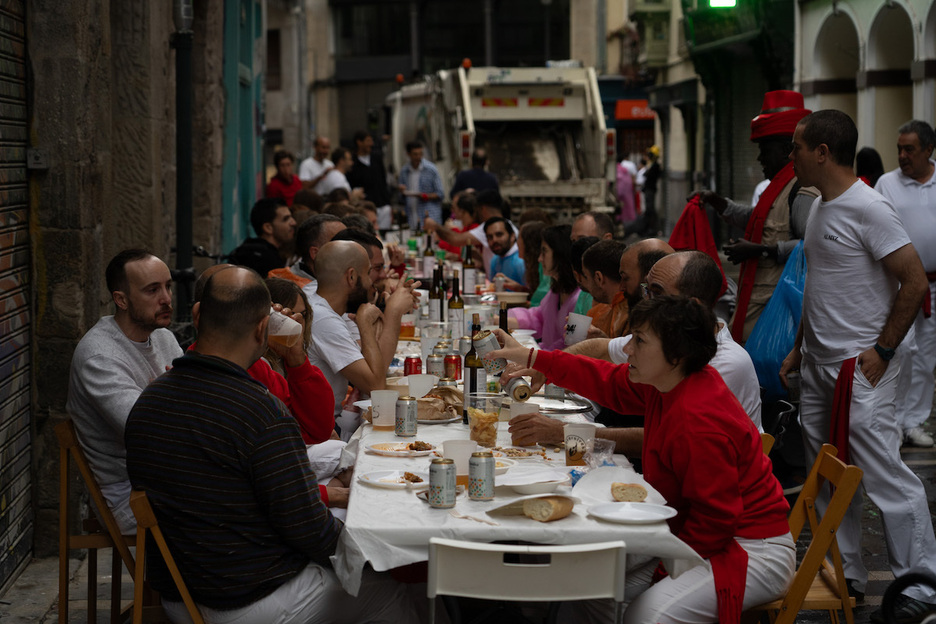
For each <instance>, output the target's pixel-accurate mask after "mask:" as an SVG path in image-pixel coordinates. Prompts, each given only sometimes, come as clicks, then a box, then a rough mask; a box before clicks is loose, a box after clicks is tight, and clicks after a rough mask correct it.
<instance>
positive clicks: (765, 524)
mask: <svg viewBox="0 0 936 624" xmlns="http://www.w3.org/2000/svg"><path fill="white" fill-rule="evenodd" d="M534 368H536V369H537V370H539V371H541V372H543V373H544V374H545V375H546V377H547V378H548V379H549V381H550V382H552V383H557V384H558V385H560V386H562V387H564V388H568V389H570V390H572V391H574V392H577V393H579V394H581V395H582V396H585V397H587V398H589V399H592V400H594V401H596V402H597V403H599V404H600V405H606V406H608V407H610V408H611V409H614V410H615V411H618V412H621V413H627V414H640V413H642V414H644V417H645V420H644V441H643V451H642V454H641V458H642V461H643V468H644V477H645V478H646V479H647V482H648V483H649V484H650V485H652V486H653V487H654V488H656V489H657V490H658V491H659V492H660V494H662V495H663V497H664V498H665V499H666V501H667V503H668V504H669V505H670V506H671V507H673V508H675V509H676V510H677V515H676V517H675V518H673V519H672V520H670V527H671V528H672V530H673V533H674V534H675V535H676V536H678V537H679V538H680V539H682V540H683V541H685V542H686V543H687V544H689V545H690V546H691V547H692V548H693V549H695V551H696V552H698V553H699V555H700V556H702V557H703V558H705V559H707V560H709V562H710V563H711V565H712V574H713V576H714V584H713V585H712V587H713V588H714V590H715V593H716V596H717V605H718V609H717V612H716V613H714V614H709V615H710V616H713V617H715V616H717V617H718V619H719V621H720V622H723V623H726V622H736V621H738V618H740V614H741V610H742V608H743V606H748V605H749V604H756V603H749V600H751V599H754V598H756V599H757V600H758V601H766V600H771V599H773V598H771V597H770V596H769V595H766V594H767V593H768V592H761V591H755V592H753V593H752V594H750V595H749V594H748V593H747V591H746V589H747V587H746V578H747V570H748V564H749V557H748V554H747V551H746V550H745V549H744V548H743V547H742V546H741V545H740V544H739V542H738V541H737V539H738V538H742V539H750V540H775V541H776V542H777V543H775V544H773V547H776V548H792V540H784V539H783V537H784V536H786V535H788V533H789V525H788V522H787V514H788V512H789V509H790V508H789V505H788V504H787V502H786V500H785V499H784V498H783V491H782V488H781V486H780V483H779V482H778V481H777V479H776V478H775V477H774V476H773V472H772V470H771V464H770V460H768V459H767V457H766V455H764V452H763V447H762V445H761V439H760V434H759V433H758V431H757V428H756V427H755V426H754V424H753V423H752V422H751V420H750V418H748V416H747V414H745V412H744V410H743V409H742V407H741V405H740V404H739V403H738V400H737V399H736V398H735V397H734V395H733V394H732V393H731V391H730V390H728V388H727V387H726V386H725V383H724V382H723V381H722V379H721V376H719V374H718V373H717V372H716V371H715V369H713V368H711V367H710V366H706V367H705V368H704V369H702V370H701V371H699V372H697V373H694V374H692V375H690V376H689V377H687V378H685V379H684V380H683V381H682V382H680V383H679V385H677V386H676V387H675V388H674V389H673V390H671V391H670V392H666V393H663V392H660V391H658V390H656V389H655V388H653V387H652V386H649V385H645V384H638V383H632V382H631V381H630V375H629V373H630V370H629V368H630V367H629V365H627V364H624V365H620V366H617V365H614V364H611V363H610V362H605V361H603V360H597V359H593V358H587V357H583V356H575V355H570V354H568V353H563V352H559V351H554V352H546V351H540V352H539V353H538V354H537V357H536V360H535V362H534ZM777 538H779V539H777ZM781 542H782V543H781ZM793 560H794V557H793V556H790V557H789V561H790V565H789V568H788V569H784V571H783V576H784V577H785V578H781V579H779V580H780V581H781V582H779V583H775V584H774V586H779V587H782V591H780V592H779V593H777V594H776V596H774V597H779V596H780V595H782V594H783V592H784V591H785V590H786V587H787V586H788V584H789V582H790V581H791V580H792V577H793V564H794V561H793ZM752 563H755V564H756V562H753V561H752ZM680 578H682V577H680ZM675 581H678V579H675ZM656 587H657V586H654V588H656ZM654 588H651V589H649V590H648V592H654V591H657V590H655V589H654ZM638 600H640V599H638ZM647 600H650V601H653V602H654V604H655V605H656V606H655V607H654V608H651V609H650V611H651V612H652V614H653V618H661V619H653V620H652V621H666V620H665V618H664V614H662V611H661V604H660V603H656V601H654V600H653V594H650V596H649V597H648V599H647ZM663 602H665V600H664V601H663ZM663 610H665V609H663ZM708 621H711V619H709V620H708Z"/></svg>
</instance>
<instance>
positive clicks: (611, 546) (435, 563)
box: [426, 537, 626, 624]
mask: <svg viewBox="0 0 936 624" xmlns="http://www.w3.org/2000/svg"><path fill="white" fill-rule="evenodd" d="M625 559H626V551H625V548H624V542H623V541H620V540H617V541H614V542H604V543H600V544H572V545H569V546H511V545H505V544H482V543H477V542H463V541H458V540H450V539H442V538H438V537H433V538H432V539H430V540H429V574H428V584H427V590H426V595H427V596H428V598H429V622H430V624H432V623H433V622H434V621H435V598H436V596H437V595H444V596H462V597H466V598H482V599H488V600H506V601H548V602H552V603H553V604H554V606H555V607H556V608H555V609H553V608H551V609H550V614H549V617H547V621H548V622H555V617H556V611H557V609H558V601H567V600H588V599H593V598H613V599H614V601H615V603H616V605H615V606H616V613H615V622H617V623H620V622H622V621H623V615H624V609H623V601H624V570H625ZM452 615H453V616H454V618H453V619H454V621H455V622H456V623H457V622H458V621H459V619H460V618H459V616H458V614H457V613H455V614H452Z"/></svg>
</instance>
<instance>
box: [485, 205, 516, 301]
mask: <svg viewBox="0 0 936 624" xmlns="http://www.w3.org/2000/svg"><path fill="white" fill-rule="evenodd" d="M484 235H485V237H487V242H488V247H490V248H491V251H492V252H494V257H493V258H492V259H491V275H494V276H497V275H504V276H505V277H508V278H510V279H512V280H513V281H515V282H517V283H518V284H521V285H523V286H525V285H526V278H525V276H524V274H525V273H526V265H525V264H524V263H523V258H521V257H520V251H519V250H518V248H517V235H516V233H515V232H514V229H513V227H512V226H511V223H510V221H508V220H507V219H505V218H504V217H491V218H490V219H488V220H487V221H485V222H484Z"/></svg>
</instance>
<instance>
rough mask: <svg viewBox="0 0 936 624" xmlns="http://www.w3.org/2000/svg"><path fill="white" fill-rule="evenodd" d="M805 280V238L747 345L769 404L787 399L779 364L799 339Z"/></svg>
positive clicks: (790, 259) (787, 264) (785, 269)
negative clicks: (798, 331) (798, 330)
mask: <svg viewBox="0 0 936 624" xmlns="http://www.w3.org/2000/svg"><path fill="white" fill-rule="evenodd" d="M805 283H806V255H805V254H804V253H803V241H800V242H799V244H798V245H797V246H796V247H795V248H794V249H793V251H792V252H791V253H790V257H789V258H787V262H786V266H784V267H783V273H782V274H781V275H780V281H779V282H777V287H776V288H775V289H774V292H773V295H772V296H771V297H770V300H769V301H768V302H767V306H766V307H765V308H764V311H763V312H761V315H760V318H759V319H757V324H756V325H754V330H753V331H752V332H751V335H750V336H749V337H748V341H747V343H746V344H745V345H744V348H745V349H747V352H748V353H749V354H750V356H751V359H752V360H754V369H755V370H756V371H757V380H758V381H759V382H760V385H761V387H762V388H764V397H763V398H764V401H765V402H767V403H770V402H773V401H779V400H781V399H786V398H787V391H786V388H784V387H783V384H782V383H780V365H781V364H783V359H784V358H785V357H786V356H787V355H789V353H790V351H791V350H792V349H793V343H794V342H796V331H797V329H798V328H799V323H800V317H801V316H802V314H803V286H804V285H805Z"/></svg>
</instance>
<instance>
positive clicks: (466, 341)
mask: <svg viewBox="0 0 936 624" xmlns="http://www.w3.org/2000/svg"><path fill="white" fill-rule="evenodd" d="M469 351H471V336H462V337H461V338H459V339H458V352H459V353H460V354H461V356H462V357H465V356H466V355H468V352H469Z"/></svg>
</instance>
